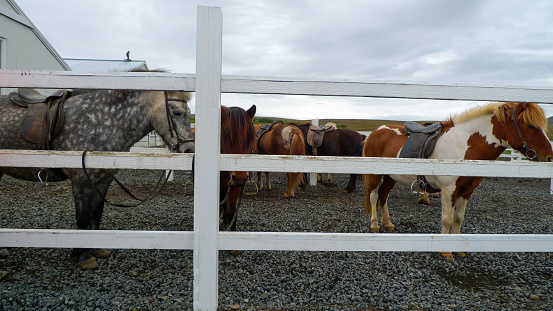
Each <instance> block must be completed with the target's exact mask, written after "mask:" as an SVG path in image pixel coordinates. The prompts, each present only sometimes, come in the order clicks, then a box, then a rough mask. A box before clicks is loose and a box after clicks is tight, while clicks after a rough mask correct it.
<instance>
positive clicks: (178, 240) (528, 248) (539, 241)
mask: <svg viewBox="0 0 553 311" xmlns="http://www.w3.org/2000/svg"><path fill="white" fill-rule="evenodd" d="M0 236H1V237H2V244H1V245H2V246H3V247H41V248H42V247H52V248H68V247H94V248H112V249H180V250H189V249H193V248H194V233H193V232H190V231H139V230H99V231H87V230H54V229H45V230H37V229H0ZM218 240H219V249H220V250H233V249H241V250H287V251H386V252H390V251H392V252H440V251H469V252H553V239H552V238H551V235H542V234H520V235H512V234H447V235H446V234H399V233H387V234H379V233H320V232H227V231H221V232H219V233H218ZM506 246H507V247H506Z"/></svg>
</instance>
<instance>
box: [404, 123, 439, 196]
mask: <svg viewBox="0 0 553 311" xmlns="http://www.w3.org/2000/svg"><path fill="white" fill-rule="evenodd" d="M404 126H405V133H406V134H407V135H408V136H409V137H408V138H407V141H406V142H405V144H404V145H403V147H402V148H401V152H400V153H399V157H400V158H418V159H428V157H429V156H430V155H431V154H432V152H433V151H434V147H435V146H436V142H437V141H438V138H440V136H441V135H442V126H443V124H442V123H430V124H426V125H421V124H419V123H416V122H410V121H409V122H405V124H404ZM417 180H418V182H419V187H420V188H422V189H424V190H425V191H426V192H430V193H433V192H439V191H440V190H439V189H434V188H433V187H431V186H430V185H429V184H428V183H427V182H426V179H425V178H424V176H417Z"/></svg>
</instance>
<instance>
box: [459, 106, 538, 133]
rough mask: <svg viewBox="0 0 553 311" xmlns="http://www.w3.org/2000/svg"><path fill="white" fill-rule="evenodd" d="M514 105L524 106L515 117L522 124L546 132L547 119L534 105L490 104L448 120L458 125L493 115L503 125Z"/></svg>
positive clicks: (509, 116)
mask: <svg viewBox="0 0 553 311" xmlns="http://www.w3.org/2000/svg"><path fill="white" fill-rule="evenodd" d="M514 105H524V107H525V109H524V110H523V111H522V112H521V113H519V114H518V116H517V118H518V119H519V120H522V122H524V124H526V125H530V126H534V127H538V128H541V129H542V130H543V131H547V118H546V117H545V114H544V113H543V109H542V108H541V107H540V106H538V105H537V104H534V103H529V104H526V103H490V104H487V105H484V106H479V107H474V108H471V109H469V110H467V111H465V112H463V113H461V114H459V115H456V116H453V117H451V118H450V121H451V122H453V123H454V124H458V123H463V122H466V121H469V120H472V119H474V118H477V117H480V116H483V115H487V114H493V115H495V116H496V117H497V119H498V120H499V122H501V123H502V124H505V123H506V122H507V120H509V119H510V118H511V113H512V111H513V106H514Z"/></svg>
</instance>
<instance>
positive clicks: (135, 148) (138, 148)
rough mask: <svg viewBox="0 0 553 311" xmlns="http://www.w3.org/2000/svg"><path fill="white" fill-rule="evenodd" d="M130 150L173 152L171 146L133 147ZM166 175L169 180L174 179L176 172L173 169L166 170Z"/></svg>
mask: <svg viewBox="0 0 553 311" xmlns="http://www.w3.org/2000/svg"><path fill="white" fill-rule="evenodd" d="M130 152H139V153H171V150H169V148H167V147H164V148H145V147H131V150H130ZM165 176H166V177H167V176H168V177H167V181H173V179H175V174H173V170H165Z"/></svg>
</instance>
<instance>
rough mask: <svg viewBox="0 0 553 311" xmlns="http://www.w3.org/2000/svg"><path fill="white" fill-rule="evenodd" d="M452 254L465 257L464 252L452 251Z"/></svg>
mask: <svg viewBox="0 0 553 311" xmlns="http://www.w3.org/2000/svg"><path fill="white" fill-rule="evenodd" d="M453 254H455V255H456V256H459V257H465V253H463V252H454V253H453Z"/></svg>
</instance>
